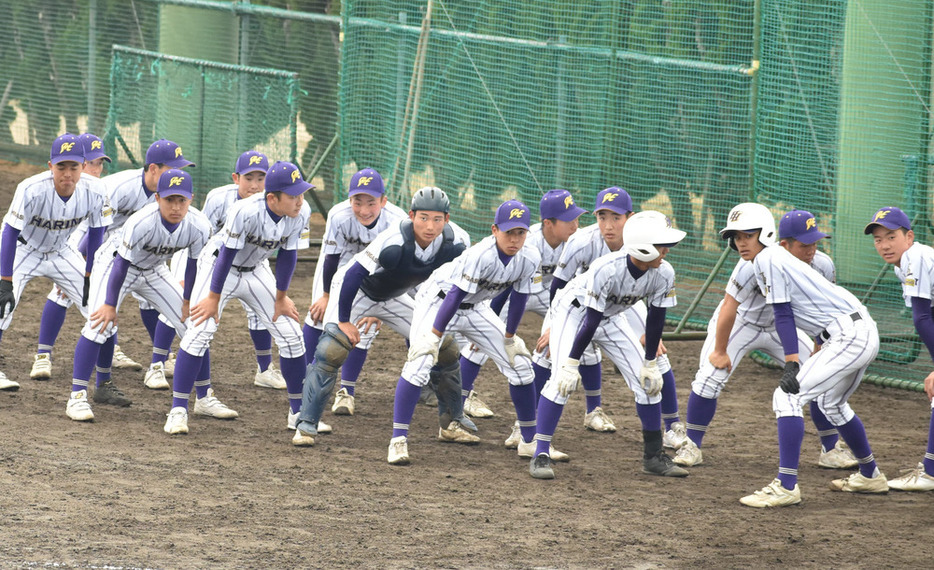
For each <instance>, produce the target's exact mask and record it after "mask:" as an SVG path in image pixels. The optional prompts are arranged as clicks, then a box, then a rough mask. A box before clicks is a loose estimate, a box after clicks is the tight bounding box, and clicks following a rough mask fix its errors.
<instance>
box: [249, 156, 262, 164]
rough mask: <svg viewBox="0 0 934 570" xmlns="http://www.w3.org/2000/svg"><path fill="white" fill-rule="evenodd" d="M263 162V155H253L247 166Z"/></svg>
mask: <svg viewBox="0 0 934 570" xmlns="http://www.w3.org/2000/svg"><path fill="white" fill-rule="evenodd" d="M261 162H263V157H261V156H259V155H256V156H251V157H250V162H249V164H248V165H247V166H249V165H250V164H259V163H261Z"/></svg>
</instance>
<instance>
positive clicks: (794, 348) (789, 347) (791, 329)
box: [772, 303, 798, 356]
mask: <svg viewBox="0 0 934 570" xmlns="http://www.w3.org/2000/svg"><path fill="white" fill-rule="evenodd" d="M772 312H773V313H775V332H777V333H778V338H780V339H781V341H782V350H783V351H784V352H785V356H788V355H790V354H798V331H797V327H796V326H795V314H794V312H793V311H792V310H791V303H775V304H774V305H772Z"/></svg>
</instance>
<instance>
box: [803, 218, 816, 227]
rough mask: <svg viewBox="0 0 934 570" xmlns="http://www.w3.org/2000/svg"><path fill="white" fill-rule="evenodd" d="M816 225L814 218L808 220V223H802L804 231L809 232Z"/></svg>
mask: <svg viewBox="0 0 934 570" xmlns="http://www.w3.org/2000/svg"><path fill="white" fill-rule="evenodd" d="M816 225H817V220H816V219H814V218H808V221H806V222H804V229H805V230H809V229H811V228H813V227H815V226H816Z"/></svg>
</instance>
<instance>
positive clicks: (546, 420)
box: [522, 396, 564, 457]
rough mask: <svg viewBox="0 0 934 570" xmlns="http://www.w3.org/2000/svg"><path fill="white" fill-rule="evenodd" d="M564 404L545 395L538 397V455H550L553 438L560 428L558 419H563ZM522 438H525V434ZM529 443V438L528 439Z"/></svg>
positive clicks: (536, 426) (536, 433) (536, 438)
mask: <svg viewBox="0 0 934 570" xmlns="http://www.w3.org/2000/svg"><path fill="white" fill-rule="evenodd" d="M563 411H564V406H562V405H561V404H558V403H556V402H552V401H551V400H549V399H548V398H546V397H545V396H542V397H541V398H539V399H538V418H537V420H536V422H537V423H536V424H535V455H536V457H537V456H539V455H542V454H543V453H544V454H546V455H548V454H549V452H550V451H551V438H552V437H554V435H555V430H556V429H557V428H558V420H560V419H561V412H563ZM522 439H525V435H524V434H523V436H522ZM526 443H528V440H526Z"/></svg>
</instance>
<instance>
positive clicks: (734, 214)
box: [720, 202, 775, 249]
mask: <svg viewBox="0 0 934 570" xmlns="http://www.w3.org/2000/svg"><path fill="white" fill-rule="evenodd" d="M755 230H759V243H761V244H762V245H764V246H766V247H767V246H770V245H772V244H773V243H775V218H773V217H772V212H771V211H769V209H768V208H766V207H765V206H763V205H762V204H756V203H754V202H743V203H742V204H737V205H736V206H734V207H733V209H732V210H730V214H729V215H728V216H727V218H726V227H725V228H723V229H722V230H720V237H722V238H723V239H728V240H730V247H732V248H733V249H736V244H735V243H734V242H733V234H734V233H736V232H753V231H755Z"/></svg>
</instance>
